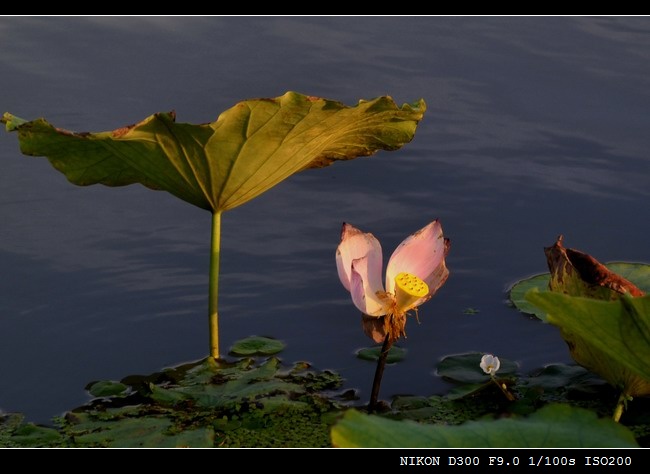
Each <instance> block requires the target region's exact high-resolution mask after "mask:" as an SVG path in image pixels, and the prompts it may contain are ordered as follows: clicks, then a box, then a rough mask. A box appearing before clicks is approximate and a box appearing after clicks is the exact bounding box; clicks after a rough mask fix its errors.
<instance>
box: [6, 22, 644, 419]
mask: <svg viewBox="0 0 650 474" xmlns="http://www.w3.org/2000/svg"><path fill="white" fill-rule="evenodd" d="M648 51H650V19H648V18H343V17H341V18H317V17H316V18H282V17H277V18H263V17H262V18H6V17H5V18H0V109H1V110H0V112H4V111H10V112H12V113H14V114H15V115H18V116H20V117H23V118H27V119H33V118H36V117H40V116H44V117H47V118H48V119H49V120H50V121H51V122H52V123H54V124H55V125H57V126H60V127H64V128H68V129H72V130H79V131H82V130H93V131H99V130H108V129H113V128H117V127H120V126H123V125H126V124H129V123H133V122H136V121H138V120H140V119H142V118H144V117H146V116H148V115H150V114H152V113H154V112H157V111H168V110H171V109H175V110H176V111H177V116H178V120H179V121H183V122H206V121H210V120H214V119H215V118H216V117H217V115H218V114H219V113H220V112H221V111H223V110H224V109H226V108H228V107H230V106H232V105H233V104H234V103H236V102H237V101H239V100H243V99H247V98H252V97H275V96H278V95H281V94H283V93H284V92H286V91H287V90H295V91H298V92H302V93H305V94H309V95H315V96H323V97H327V98H332V99H337V100H341V101H343V102H345V103H347V104H350V105H353V104H355V103H356V102H357V100H359V99H361V98H365V99H370V98H374V97H376V96H379V95H385V94H388V95H391V96H393V97H394V98H395V100H396V101H397V102H399V103H402V102H411V101H414V100H417V99H419V98H424V99H425V100H426V101H427V104H428V107H429V110H428V111H427V113H426V115H425V118H424V120H423V121H422V122H421V124H420V126H419V129H418V131H417V134H416V138H415V140H414V141H413V142H412V143H410V144H408V145H406V146H405V147H404V148H403V149H402V150H400V151H397V152H390V153H386V152H382V153H379V154H378V155H376V156H374V157H372V158H362V159H358V160H356V161H353V162H348V163H337V164H335V165H334V166H332V167H330V168H327V169H322V170H313V171H307V172H304V173H302V174H299V175H296V176H294V177H292V178H291V179H289V180H287V181H285V182H284V183H283V184H281V185H280V186H277V187H276V188H274V189H272V190H271V191H269V192H267V193H266V194H264V195H262V196H260V197H259V198H257V199H255V200H253V201H251V202H250V203H247V204H246V205H244V206H242V207H240V208H237V209H234V210H232V211H229V212H228V213H226V214H225V215H224V218H223V260H222V278H221V295H220V304H221V306H220V309H221V333H222V345H223V346H224V347H225V348H227V347H228V346H229V345H230V344H232V342H233V341H235V340H237V339H240V338H243V337H245V336H248V335H251V334H260V335H269V336H274V337H277V338H279V339H282V340H284V341H285V342H286V343H287V344H288V347H287V349H286V351H285V352H284V353H283V359H284V360H285V361H286V362H287V363H291V362H293V361H297V360H307V361H310V362H312V363H313V364H314V365H315V366H316V367H319V368H331V369H335V370H337V371H339V372H341V373H342V374H343V376H344V377H345V378H346V379H347V382H346V386H347V387H348V388H353V387H354V388H359V389H360V395H361V397H362V398H365V399H367V397H368V396H369V391H370V384H371V381H372V376H373V371H374V365H373V364H371V363H368V362H364V361H360V360H358V359H356V358H355V356H354V351H355V350H357V349H358V348H360V347H363V346H366V345H368V344H369V343H370V340H369V339H366V338H365V336H364V335H363V334H362V332H361V329H360V316H359V314H358V312H357V310H356V309H355V308H354V306H353V305H352V303H351V301H350V299H349V295H348V294H347V292H345V290H344V289H343V288H342V286H341V285H340V283H339V281H338V278H337V275H336V268H335V264H334V251H335V248H336V246H337V245H338V240H339V231H340V226H341V223H342V222H343V221H348V222H351V223H353V224H354V225H355V226H357V227H360V228H361V229H363V230H365V231H368V232H373V233H374V234H375V235H376V236H377V237H378V238H379V239H380V240H381V242H382V244H383V246H384V252H385V254H386V256H388V255H389V254H390V252H392V250H393V249H394V247H395V246H396V245H397V244H399V242H400V241H401V240H402V239H403V238H404V237H406V236H407V235H408V234H410V233H411V232H413V231H415V230H417V229H419V228H420V227H422V226H423V225H425V224H426V223H428V222H429V221H431V220H432V219H434V218H436V217H438V218H440V219H441V221H442V223H443V227H444V230H445V233H446V235H447V236H448V237H450V238H451V240H452V249H451V252H450V254H449V257H448V260H447V262H448V266H449V268H450V271H451V274H450V278H449V280H448V282H447V284H446V285H445V286H444V287H443V288H442V289H441V290H440V292H439V293H438V294H437V296H436V297H435V298H434V299H433V300H432V301H430V302H429V303H427V304H426V305H425V306H423V307H422V308H421V310H420V322H421V324H420V325H417V323H415V321H411V322H409V324H408V326H407V332H408V339H406V340H404V341H402V343H401V344H402V346H403V347H405V348H407V349H408V357H407V360H406V361H405V362H403V363H401V364H399V365H396V366H390V367H389V368H388V370H387V371H386V373H385V376H384V382H383V386H382V395H383V396H384V397H385V398H389V397H390V396H391V395H393V394H398V393H415V394H420V395H429V394H433V393H439V392H441V391H444V390H445V389H446V385H445V383H444V382H442V381H441V380H440V379H438V378H437V377H436V376H435V375H433V372H434V369H435V365H436V363H437V361H438V360H439V359H440V358H441V357H443V356H445V355H447V354H450V353H459V352H465V351H470V350H476V351H486V352H494V353H496V354H497V355H499V356H502V357H506V358H510V359H514V360H517V361H519V362H520V363H521V366H522V370H524V371H527V370H532V369H534V368H536V367H539V366H541V365H543V364H546V363H550V362H558V361H559V362H568V361H569V360H570V359H569V356H568V353H567V350H566V348H565V345H564V343H563V341H562V340H561V339H560V337H559V335H558V333H557V331H556V330H555V329H554V328H553V327H551V326H545V325H543V324H541V323H539V322H537V321H533V320H530V319H529V318H527V317H525V316H523V315H521V314H519V313H517V312H516V311H515V310H513V309H512V308H509V307H508V305H507V304H506V289H507V288H508V287H509V285H511V284H512V283H513V282H515V281H516V280H518V279H520V278H522V277H526V276H528V275H531V274H534V273H539V272H543V271H545V270H546V267H545V259H544V254H543V252H542V248H543V247H544V246H546V245H550V244H552V243H553V241H554V239H555V237H556V236H557V234H559V233H563V234H564V235H565V243H566V244H567V245H568V246H572V247H576V248H580V249H582V250H584V251H586V252H589V253H591V254H592V255H594V256H595V257H597V258H599V259H600V260H603V261H608V260H628V261H641V262H650V245H648V237H647V236H648V235H649V234H650V220H649V219H648V217H649V212H648V208H649V206H648V198H649V197H650V134H649V133H648V130H650V55H649V54H648ZM0 164H1V168H0V275H1V277H0V408H2V409H3V410H5V411H21V412H24V413H26V414H27V416H28V418H29V419H32V420H36V421H46V420H48V419H49V418H50V417H51V416H53V415H56V414H59V413H61V412H63V411H64V410H66V409H69V408H73V407H74V406H76V405H79V404H81V403H83V402H85V401H86V400H88V395H87V394H86V392H84V390H83V387H84V386H85V385H86V383H87V382H89V381H91V380H97V379H106V378H109V379H110V378H118V379H119V378H121V377H123V376H125V375H127V374H132V373H148V372H152V371H155V370H158V369H160V368H162V367H165V366H169V365H175V364H178V363H181V362H184V361H188V360H194V359H198V358H201V357H203V356H205V355H206V354H207V321H206V320H207V284H208V245H209V232H210V215H209V213H207V212H205V211H202V210H200V209H198V208H194V207H192V206H191V205H189V204H186V203H184V202H182V201H180V200H178V199H176V198H174V197H172V196H170V195H168V194H165V193H162V192H154V191H150V190H147V189H144V188H142V187H140V186H131V187H127V188H120V189H110V188H105V187H101V186H95V187H88V188H80V187H75V186H73V185H70V184H69V183H67V181H66V180H65V178H64V177H63V175H61V174H59V173H58V172H57V171H55V170H54V169H53V168H52V167H51V166H50V165H49V164H48V163H47V161H46V160H44V159H41V158H32V157H24V156H22V155H21V154H20V152H19V151H18V145H17V139H16V136H15V135H13V134H11V135H9V134H5V133H4V132H2V133H0ZM467 308H475V309H478V310H479V313H477V314H473V315H469V314H464V310H465V309H467Z"/></svg>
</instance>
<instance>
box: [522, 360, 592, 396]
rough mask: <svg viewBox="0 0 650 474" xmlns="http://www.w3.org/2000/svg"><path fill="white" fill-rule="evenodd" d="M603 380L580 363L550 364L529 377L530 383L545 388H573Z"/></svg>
mask: <svg viewBox="0 0 650 474" xmlns="http://www.w3.org/2000/svg"><path fill="white" fill-rule="evenodd" d="M602 383H604V382H603V380H602V379H601V378H599V377H597V376H596V375H594V374H593V373H592V372H590V371H588V370H587V369H585V368H584V367H581V366H579V365H566V364H550V365H547V366H546V367H544V368H543V369H542V370H540V371H539V372H538V373H536V374H535V375H533V376H532V377H529V378H528V384H529V385H531V386H535V387H540V388H543V389H544V390H555V389H558V388H564V389H573V388H576V387H580V386H584V385H598V384H602Z"/></svg>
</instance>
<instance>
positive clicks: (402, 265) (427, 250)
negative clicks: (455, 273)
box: [336, 219, 450, 342]
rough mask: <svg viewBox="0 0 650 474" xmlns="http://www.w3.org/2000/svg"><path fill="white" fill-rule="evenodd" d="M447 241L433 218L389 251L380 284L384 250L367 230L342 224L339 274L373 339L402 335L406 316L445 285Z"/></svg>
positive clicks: (379, 339) (337, 257)
mask: <svg viewBox="0 0 650 474" xmlns="http://www.w3.org/2000/svg"><path fill="white" fill-rule="evenodd" d="M449 246H450V244H449V239H446V238H445V237H444V236H443V234H442V226H441V225H440V222H439V221H438V220H437V219H436V220H435V221H433V222H431V223H430V224H428V225H427V226H425V227H423V228H422V229H420V230H419V231H417V232H415V233H414V234H412V235H410V236H409V237H407V238H406V239H405V240H404V241H403V242H402V243H401V244H400V245H399V246H398V247H397V249H395V251H394V252H393V255H392V256H391V257H390V259H389V261H388V265H387V267H386V286H385V287H384V285H382V252H381V244H380V243H379V241H378V240H377V239H376V238H375V237H374V236H373V235H372V234H369V233H363V232H362V231H361V230H359V229H357V228H356V227H354V226H352V225H350V224H347V223H344V224H343V229H342V230H341V243H340V244H339V246H338V248H337V249H336V267H337V269H338V274H339V278H340V279H341V283H343V286H344V287H345V289H346V290H348V291H349V292H350V294H351V295H352V301H353V302H354V305H355V306H356V307H357V308H359V310H360V311H361V312H362V313H363V314H364V316H363V321H364V331H365V332H366V334H368V336H370V337H371V338H372V339H373V340H374V341H375V342H382V341H383V340H384V339H385V337H386V336H387V335H389V336H390V337H389V339H390V340H391V341H395V340H397V339H398V338H399V337H400V336H401V335H404V334H405V333H404V327H405V325H406V315H407V313H408V312H409V311H411V310H414V311H415V313H416V314H417V308H418V306H420V305H421V304H422V303H424V302H425V301H428V300H429V299H430V298H431V297H432V296H433V295H434V294H435V292H436V291H438V289H439V288H440V287H441V286H442V285H443V284H444V283H445V281H446V280H447V277H448V276H449V270H447V267H446V266H445V257H446V256H447V252H448V251H449Z"/></svg>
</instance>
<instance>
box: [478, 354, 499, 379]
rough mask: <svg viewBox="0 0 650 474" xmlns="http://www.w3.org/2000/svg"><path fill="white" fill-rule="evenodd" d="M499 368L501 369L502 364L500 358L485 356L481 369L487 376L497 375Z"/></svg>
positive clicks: (482, 358) (490, 355) (482, 359)
mask: <svg viewBox="0 0 650 474" xmlns="http://www.w3.org/2000/svg"><path fill="white" fill-rule="evenodd" d="M499 367H501V362H499V358H498V357H496V356H493V355H492V354H485V355H484V356H483V357H481V369H483V372H485V373H486V374H488V375H494V374H496V373H497V370H499Z"/></svg>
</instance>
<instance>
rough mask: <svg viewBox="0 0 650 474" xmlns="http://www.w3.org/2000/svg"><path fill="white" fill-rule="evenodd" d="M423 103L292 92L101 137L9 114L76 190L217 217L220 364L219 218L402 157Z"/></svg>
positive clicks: (157, 118)
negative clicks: (143, 190)
mask: <svg viewBox="0 0 650 474" xmlns="http://www.w3.org/2000/svg"><path fill="white" fill-rule="evenodd" d="M425 110H426V105H425V103H424V101H423V100H420V101H418V102H415V103H413V104H404V105H403V106H402V107H398V106H397V105H396V104H395V102H394V101H393V100H392V99H391V98H390V97H379V98H376V99H374V100H368V101H366V100H362V101H360V102H359V103H358V104H357V105H356V106H354V107H349V106H346V105H344V104H342V103H340V102H336V101H333V100H328V99H322V98H317V97H310V96H306V95H302V94H298V93H296V92H287V93H286V94H284V95H283V96H280V97H276V98H270V99H251V100H246V101H243V102H240V103H238V104H236V105H235V106H233V107H232V108H230V109H228V110H226V111H225V112H223V113H222V114H221V115H220V116H219V117H218V118H217V120H216V121H214V122H211V123H205V124H200V125H193V124H187V123H177V122H176V115H175V113H174V112H169V113H157V114H154V115H151V116H150V117H147V118H146V119H144V120H143V121H141V122H139V123H137V124H134V125H129V126H127V127H122V128H118V129H116V130H113V131H108V132H100V133H86V132H83V133H77V132H70V131H67V130H62V129H60V128H56V127H54V126H53V125H51V124H50V123H48V122H47V121H46V120H45V119H42V118H41V119H37V120H33V121H29V122H28V121H25V120H22V119H20V118H18V117H16V116H14V115H11V114H9V113H5V114H4V116H3V117H2V119H0V121H1V122H3V123H5V124H6V129H7V130H8V131H15V132H17V133H18V139H19V141H20V149H21V151H22V152H23V153H24V154H26V155H33V156H45V157H47V158H48V160H49V161H50V163H51V164H52V166H54V168H56V169H57V170H59V171H60V172H62V173H63V174H64V175H65V176H66V177H67V178H68V180H69V181H70V182H72V183H74V184H77V185H81V186H87V185H92V184H104V185H107V186H124V185H129V184H134V183H140V184H142V185H144V186H146V187H148V188H151V189H156V190H164V191H167V192H169V193H171V194H173V195H174V196H176V197H178V198H180V199H182V200H184V201H187V202H189V203H190V204H193V205H195V206H198V207H200V208H202V209H205V210H208V211H210V212H211V213H212V237H211V250H210V292H209V303H208V313H209V327H210V355H211V356H212V357H215V358H218V357H219V353H220V351H219V332H218V328H219V324H218V319H219V312H218V295H219V267H220V259H221V218H222V214H223V212H225V211H228V210H231V209H234V208H236V207H238V206H240V205H242V204H244V203H246V202H248V201H250V200H251V199H253V198H255V197H257V196H259V195H260V194H262V193H263V192H265V191H267V190H269V189H271V188H272V187H274V186H275V185H276V184H278V183H280V182H281V181H283V180H285V179H287V178H288V177H290V176H291V175H293V174H295V173H297V172H299V171H302V170H305V169H308V168H321V167H325V166H328V165H330V164H332V163H333V162H335V161H341V160H350V159H353V158H356V157H359V156H368V155H372V154H374V153H375V152H377V151H378V150H396V149H398V148H400V147H401V146H403V145H404V144H405V143H408V142H410V141H411V140H412V139H413V136H414V133H415V129H416V127H417V124H418V122H419V121H420V120H421V119H422V116H423V114H424V112H425Z"/></svg>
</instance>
